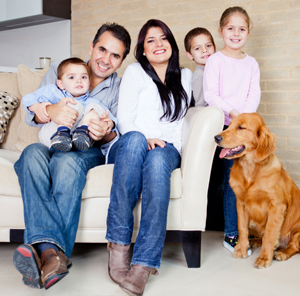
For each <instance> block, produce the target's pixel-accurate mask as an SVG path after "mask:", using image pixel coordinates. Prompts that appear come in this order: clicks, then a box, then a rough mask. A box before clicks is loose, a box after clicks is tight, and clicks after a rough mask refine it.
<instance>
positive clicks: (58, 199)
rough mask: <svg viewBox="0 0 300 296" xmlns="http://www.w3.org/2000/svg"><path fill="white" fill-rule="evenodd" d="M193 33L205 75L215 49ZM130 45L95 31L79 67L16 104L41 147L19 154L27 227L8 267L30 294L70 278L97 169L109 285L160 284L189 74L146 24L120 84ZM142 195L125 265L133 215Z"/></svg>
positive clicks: (170, 40)
mask: <svg viewBox="0 0 300 296" xmlns="http://www.w3.org/2000/svg"><path fill="white" fill-rule="evenodd" d="M201 32H202V33H200V35H201V34H202V36H203V35H204V36H206V38H204V39H203V40H204V41H205V42H204V44H203V49H201V50H202V56H199V54H198V53H197V52H195V50H196V49H195V47H193V46H192V48H191V47H190V48H189V51H190V55H188V56H189V57H190V58H191V59H194V60H195V62H196V63H197V64H198V65H205V63H206V60H207V59H208V58H209V56H210V55H211V54H213V53H214V52H215V45H214V42H213V39H212V36H211V35H210V33H209V32H208V31H207V30H206V31H205V30H204V31H201ZM196 35H197V34H196ZM198 35H199V34H198ZM194 37H195V36H194ZM194 37H193V38H194ZM203 40H202V39H201V42H203ZM130 43H131V39H130V35H129V33H128V32H127V31H126V29H125V28H123V27H122V26H120V25H117V24H115V23H112V24H109V23H107V24H104V25H102V26H101V27H100V29H99V30H98V32H97V34H96V36H95V38H94V40H93V42H92V43H91V45H90V48H89V55H90V60H89V61H87V62H86V64H85V63H84V62H83V61H81V60H80V59H77V58H75V59H74V58H71V59H68V63H67V65H66V64H64V63H65V61H63V62H62V63H63V64H60V65H59V63H54V64H52V66H51V67H50V69H49V70H48V72H47V73H46V75H45V76H44V78H43V81H42V83H41V85H40V88H39V89H38V90H37V91H36V92H35V93H33V94H31V95H28V99H27V98H26V97H24V99H23V100H22V104H23V106H24V107H25V109H26V111H27V115H26V123H27V124H28V125H30V126H38V127H43V128H42V129H41V131H40V140H41V143H35V144H32V145H29V146H27V147H26V148H25V149H24V151H23V152H22V154H21V156H20V159H19V160H18V161H17V162H16V163H15V166H14V168H15V171H16V173H17V175H18V179H19V184H20V188H21V193H22V198H23V205H24V219H25V232H24V244H22V245H20V246H19V247H18V248H17V249H16V251H15V254H14V265H15V267H16V268H17V270H18V271H19V272H20V273H21V274H22V275H23V282H24V284H26V285H28V286H31V287H35V288H43V287H44V288H45V289H48V288H50V287H51V286H53V285H54V284H55V283H57V282H58V281H59V280H61V279H62V278H63V277H64V276H66V275H67V274H68V273H69V269H70V267H71V266H72V263H71V261H70V259H69V258H70V256H71V253H72V250H73V247H74V243H75V238H76V232H77V228H78V222H79V216H80V203H81V194H82V191H83V189H84V187H85V183H86V175H87V172H88V171H89V170H90V169H92V168H93V167H95V166H99V165H103V164H105V163H113V164H114V172H113V182H112V187H111V195H110V204H109V208H108V214H107V232H106V239H107V240H108V246H107V248H108V255H109V261H108V272H109V276H110V278H111V279H112V280H113V281H114V282H115V283H117V284H118V285H119V286H120V287H121V289H123V290H124V291H125V292H127V293H128V294H129V295H142V294H143V292H144V288H145V285H146V282H147V280H148V277H149V276H150V274H153V275H156V274H158V271H157V269H158V268H159V267H160V262H161V257H162V250H163V245H164V240H165V237H166V225H167V213H168V206H169V199H170V191H171V189H170V186H171V185H170V179H171V173H172V171H174V170H175V169H176V168H179V167H180V163H181V152H182V127H183V120H184V117H185V115H186V113H187V110H188V108H189V107H190V106H193V105H194V104H195V100H194V99H193V96H192V79H193V74H192V72H191V71H190V70H189V69H184V68H181V67H180V65H179V49H178V46H177V44H176V41H175V38H174V36H173V34H172V32H171V30H170V29H169V27H168V26H167V25H166V24H165V23H163V22H162V21H159V20H155V19H151V20H149V21H147V22H146V23H145V24H144V26H143V27H142V28H141V30H140V32H139V35H138V41H137V45H136V48H135V58H136V60H137V63H134V64H131V65H129V66H128V67H127V69H126V71H125V73H124V75H123V78H122V82H121V79H120V78H118V77H117V74H116V73H115V71H116V70H117V69H118V68H120V67H121V65H122V62H123V60H124V59H125V58H126V56H127V54H128V53H129V50H130ZM188 46H191V41H188ZM200 47H201V46H200ZM187 50H188V49H187ZM61 65H63V66H61ZM200 70H201V71H202V73H203V68H201V69H200ZM201 77H202V76H201ZM201 79H202V78H201ZM199 84H200V85H202V81H201V82H199ZM193 85H196V86H195V87H196V88H197V91H199V85H198V84H197V83H196V84H195V83H193ZM50 89H51V90H50ZM49 90H50V91H49ZM200 93H201V94H200V95H201V96H202V99H201V101H202V103H203V105H204V104H205V101H204V100H203V91H200ZM195 99H196V102H197V100H198V98H197V97H196V98H195ZM91 101H93V103H94V105H92V106H90V105H88V104H89V103H90V102H91ZM198 101H199V100H198ZM79 102H80V103H79ZM81 104H82V105H83V107H85V109H84V110H83V107H82V106H81ZM212 105H213V104H212ZM88 106H90V107H88ZM78 107H81V109H82V110H79V109H80V108H78ZM98 107H101V109H100V111H99V110H98V109H97V108H98ZM107 109H108V110H109V111H106V110H107ZM234 111H235V110H234ZM235 112H237V111H235ZM235 115H236V114H234V115H232V117H233V116H235ZM87 116H88V117H87ZM99 118H100V120H99ZM50 125H51V126H50ZM120 135H122V136H120ZM43 143H44V144H46V145H44V144H43ZM49 147H50V149H49ZM65 152H66V153H65ZM129 167H130V169H128V168H129ZM141 192H142V193H143V197H142V201H141V208H142V210H141V213H142V214H141V220H140V228H139V232H138V236H137V239H136V242H135V245H134V249H133V254H132V259H131V262H130V260H129V257H130V256H129V251H130V245H131V241H132V234H133V225H134V218H133V214H132V211H133V209H134V208H135V206H136V204H137V202H138V200H139V197H140V195H141Z"/></svg>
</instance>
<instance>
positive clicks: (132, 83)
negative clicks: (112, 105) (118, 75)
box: [117, 65, 140, 134]
mask: <svg viewBox="0 0 300 296" xmlns="http://www.w3.org/2000/svg"><path fill="white" fill-rule="evenodd" d="M135 70H136V69H135V68H134V67H132V66H131V65H129V66H128V67H127V69H126V70H125V72H124V74H123V77H122V81H121V85H120V91H119V104H118V113H117V119H118V127H119V131H120V133H121V134H125V133H127V132H130V131H140V130H139V128H138V127H137V126H136V125H135V123H134V121H135V118H136V114H137V106H138V100H139V93H140V90H139V88H140V87H139V84H138V80H137V78H136V77H138V73H135Z"/></svg>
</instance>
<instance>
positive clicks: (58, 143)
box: [50, 127, 72, 152]
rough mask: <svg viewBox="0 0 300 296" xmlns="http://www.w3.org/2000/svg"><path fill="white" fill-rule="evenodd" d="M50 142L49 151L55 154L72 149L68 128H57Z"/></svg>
mask: <svg viewBox="0 0 300 296" xmlns="http://www.w3.org/2000/svg"><path fill="white" fill-rule="evenodd" d="M50 140H51V147H50V150H53V151H55V152H68V151H70V150H71V149H72V138H71V135H70V129H68V128H61V127H59V128H58V129H57V132H56V133H55V134H54V135H53V136H52V137H51V138H50Z"/></svg>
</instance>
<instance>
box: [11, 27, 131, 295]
mask: <svg viewBox="0 0 300 296" xmlns="http://www.w3.org/2000/svg"><path fill="white" fill-rule="evenodd" d="M130 42H131V40H130V36H129V34H128V32H127V31H126V29H125V28H123V27H122V26H120V25H117V24H114V23H113V24H109V23H107V24H104V25H102V26H101V27H100V29H99V30H98V32H97V34H96V35H95V38H94V40H93V42H92V43H91V45H90V48H89V55H90V60H89V61H88V62H87V65H88V68H89V70H90V96H92V97H94V98H97V99H99V100H100V101H101V103H103V104H104V105H105V106H107V107H108V109H109V110H110V111H111V112H112V114H113V115H114V116H116V113H117V104H118V94H119V84H120V78H118V77H117V74H116V73H115V71H116V70H117V69H118V68H120V67H121V65H122V62H123V60H124V59H125V57H126V55H127V54H128V53H129V50H130ZM58 64H59V63H54V64H53V65H52V66H51V68H50V69H49V70H48V72H47V73H46V75H45V77H44V79H43V81H42V83H41V85H40V87H42V86H44V85H46V84H49V83H52V84H53V83H56V80H57V75H56V70H57V67H58ZM69 101H70V98H64V99H62V100H61V101H60V102H59V103H57V104H53V105H49V106H47V107H46V108H47V109H46V110H47V113H48V116H49V118H50V119H51V120H52V121H54V122H55V123H57V124H59V125H66V126H68V125H70V124H71V125H72V124H74V123H75V122H76V119H77V116H78V113H77V111H76V110H75V109H73V108H71V107H70V106H68V105H67V103H68V102H69ZM26 122H27V123H28V124H29V125H31V126H41V125H42V124H43V123H45V122H43V121H42V120H41V119H40V118H38V117H37V116H36V115H35V114H34V113H32V112H30V111H28V113H27V115H26ZM88 129H89V133H90V136H91V138H92V139H93V140H95V141H96V145H94V147H92V148H90V149H89V150H88V151H87V152H76V153H75V152H68V153H53V151H51V150H49V149H48V148H47V147H46V146H44V145H42V144H41V143H35V144H32V145H30V146H28V147H26V148H25V149H24V151H23V153H22V155H21V156H20V159H19V160H18V161H17V162H16V164H15V171H16V173H17V175H18V178H19V184H20V187H21V193H22V198H23V205H24V219H25V232H24V243H25V244H23V245H21V246H19V247H18V248H17V250H16V251H15V254H14V265H15V267H16V268H17V270H18V271H19V272H20V273H21V274H22V275H23V282H24V284H26V285H28V286H31V287H35V288H42V287H45V289H48V288H50V287H51V286H52V285H54V284H55V283H57V282H58V281H59V280H61V279H62V278H63V277H64V276H66V275H67V274H68V269H69V268H70V267H71V265H72V263H71V261H70V260H69V257H70V255H71V252H72V249H73V246H74V243H75V238H76V232H77V228H78V221H79V214H80V204H81V193H82V190H83V188H84V186H85V183H86V175H87V172H88V170H89V169H91V168H93V167H95V166H97V165H101V164H104V163H105V157H104V156H103V154H102V152H101V150H100V149H99V147H100V146H101V145H102V144H104V143H107V142H109V141H111V140H113V139H114V138H115V137H116V131H111V130H109V128H108V126H107V124H106V122H102V121H91V122H90V123H89V126H88Z"/></svg>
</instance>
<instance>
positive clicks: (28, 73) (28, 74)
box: [14, 65, 48, 151]
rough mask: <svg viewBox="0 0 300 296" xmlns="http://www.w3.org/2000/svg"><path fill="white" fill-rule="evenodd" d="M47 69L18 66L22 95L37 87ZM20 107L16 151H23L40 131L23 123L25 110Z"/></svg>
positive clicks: (36, 137) (33, 141)
mask: <svg viewBox="0 0 300 296" xmlns="http://www.w3.org/2000/svg"><path fill="white" fill-rule="evenodd" d="M47 70H48V68H45V69H43V70H41V71H32V70H30V69H29V68H27V67H26V66H24V65H19V66H18V81H19V89H20V93H21V95H22V97H24V96H25V95H27V94H29V93H32V92H34V91H35V90H36V89H37V88H38V86H39V85H40V83H41V81H42V79H43V77H44V75H45V74H46V72H47ZM20 109H21V121H20V124H19V128H18V141H17V143H16V145H15V149H14V150H16V151H23V150H24V148H25V147H26V146H28V145H30V144H32V143H36V142H38V141H39V136H38V134H39V131H40V128H37V127H31V126H29V125H27V124H26V123H25V116H26V111H25V109H24V108H23V107H22V108H20Z"/></svg>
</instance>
